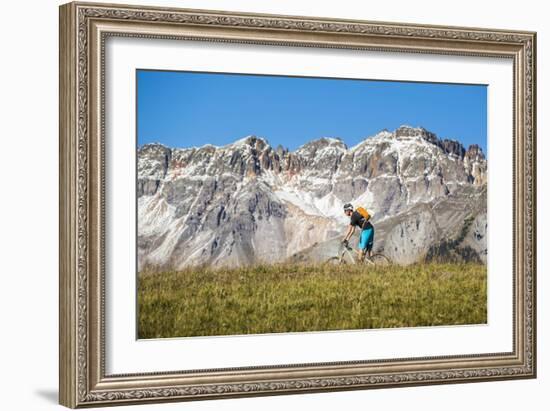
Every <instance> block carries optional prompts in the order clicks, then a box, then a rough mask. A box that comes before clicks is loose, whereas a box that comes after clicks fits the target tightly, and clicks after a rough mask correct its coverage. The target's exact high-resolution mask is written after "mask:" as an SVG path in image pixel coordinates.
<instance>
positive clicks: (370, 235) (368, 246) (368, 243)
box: [361, 227, 374, 258]
mask: <svg viewBox="0 0 550 411" xmlns="http://www.w3.org/2000/svg"><path fill="white" fill-rule="evenodd" d="M363 232H364V237H365V240H364V250H365V251H364V252H365V253H366V254H367V255H368V257H369V258H371V256H372V247H373V245H374V228H372V227H371V228H367V229H366V230H363ZM361 237H363V233H361Z"/></svg>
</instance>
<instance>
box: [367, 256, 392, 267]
mask: <svg viewBox="0 0 550 411" xmlns="http://www.w3.org/2000/svg"><path fill="white" fill-rule="evenodd" d="M369 260H370V261H371V263H373V264H374V265H376V266H381V267H385V266H388V265H390V264H391V261H390V259H389V258H388V257H386V256H385V255H384V254H381V253H377V254H373V255H372V256H371V257H370V258H369Z"/></svg>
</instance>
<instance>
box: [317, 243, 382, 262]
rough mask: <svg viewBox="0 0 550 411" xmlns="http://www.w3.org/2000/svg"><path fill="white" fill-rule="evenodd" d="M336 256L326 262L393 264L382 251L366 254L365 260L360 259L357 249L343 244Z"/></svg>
mask: <svg viewBox="0 0 550 411" xmlns="http://www.w3.org/2000/svg"><path fill="white" fill-rule="evenodd" d="M338 254H339V255H337V256H335V257H330V258H329V259H328V260H327V261H326V263H327V264H333V265H342V264H365V265H369V266H380V267H382V266H388V265H390V264H391V260H390V259H389V258H388V257H386V256H385V255H384V254H382V253H374V254H372V255H371V256H370V257H367V256H365V258H364V259H363V261H361V260H360V259H359V256H358V255H357V253H356V252H355V250H354V249H353V248H352V247H350V246H349V245H344V244H342V251H341V252H339V253H338Z"/></svg>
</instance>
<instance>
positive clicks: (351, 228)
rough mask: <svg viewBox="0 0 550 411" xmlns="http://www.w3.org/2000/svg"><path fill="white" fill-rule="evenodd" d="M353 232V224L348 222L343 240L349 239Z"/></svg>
mask: <svg viewBox="0 0 550 411" xmlns="http://www.w3.org/2000/svg"><path fill="white" fill-rule="evenodd" d="M354 232H355V226H354V225H351V224H350V225H349V226H348V231H347V232H346V236H345V237H344V241H349V239H350V238H351V236H352V235H353V233H354Z"/></svg>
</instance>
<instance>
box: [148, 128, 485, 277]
mask: <svg viewBox="0 0 550 411" xmlns="http://www.w3.org/2000/svg"><path fill="white" fill-rule="evenodd" d="M486 197H487V160H486V158H485V155H484V154H483V152H482V150H481V148H480V147H479V146H477V145H471V146H469V147H468V148H465V147H464V146H463V145H462V144H461V143H460V142H458V141H456V140H450V139H439V138H438V137H437V136H436V135H435V134H434V133H432V132H430V131H428V130H426V129H424V128H421V127H410V126H401V127H399V128H397V129H396V130H394V131H393V132H390V131H388V130H383V131H381V132H379V133H378V134H376V135H374V136H371V137H368V138H365V139H364V140H363V141H361V142H360V143H359V144H357V145H356V146H354V147H347V146H346V144H344V142H343V141H341V140H340V139H337V138H329V137H323V138H320V139H317V140H313V141H310V142H308V143H306V144H304V145H303V146H301V147H300V148H298V149H296V150H294V151H289V150H288V149H286V148H284V147H281V146H278V147H272V146H271V145H270V144H269V143H268V141H267V140H266V139H264V138H261V137H257V136H248V137H245V138H242V139H240V140H237V141H235V142H234V143H231V144H228V145H225V146H219V147H218V146H213V145H204V146H202V147H191V148H170V147H166V146H164V145H162V144H157V143H153V144H146V145H143V146H141V147H139V149H138V155H137V210H138V217H137V219H138V221H137V227H138V238H137V246H138V269H142V268H143V267H146V266H150V267H157V268H173V269H178V268H182V267H185V266H190V265H213V266H240V265H244V264H254V263H258V262H281V261H289V260H290V261H305V262H307V261H321V260H323V259H325V258H327V257H329V256H331V255H335V253H336V252H337V249H338V245H339V241H340V240H341V238H342V237H343V233H344V231H345V229H346V225H347V224H348V223H349V221H348V219H347V217H346V216H345V215H344V214H343V208H342V207H343V204H345V203H348V202H351V203H352V204H353V205H354V206H356V207H357V206H363V207H365V208H367V210H369V212H371V213H372V215H373V217H372V222H373V225H374V227H375V251H383V252H384V253H385V254H386V255H388V256H389V257H390V258H391V259H392V260H393V261H394V262H396V263H399V264H410V263H414V262H418V261H424V260H427V259H428V260H429V259H439V260H445V261H457V260H458V261H478V262H486V255H487V240H486V233H487V210H486V208H487V206H486V203H487V200H486ZM356 237H357V236H356Z"/></svg>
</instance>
